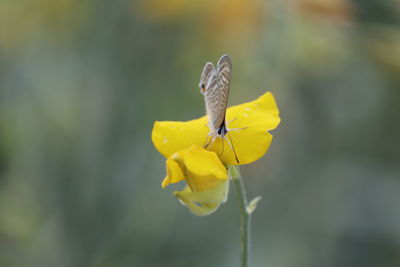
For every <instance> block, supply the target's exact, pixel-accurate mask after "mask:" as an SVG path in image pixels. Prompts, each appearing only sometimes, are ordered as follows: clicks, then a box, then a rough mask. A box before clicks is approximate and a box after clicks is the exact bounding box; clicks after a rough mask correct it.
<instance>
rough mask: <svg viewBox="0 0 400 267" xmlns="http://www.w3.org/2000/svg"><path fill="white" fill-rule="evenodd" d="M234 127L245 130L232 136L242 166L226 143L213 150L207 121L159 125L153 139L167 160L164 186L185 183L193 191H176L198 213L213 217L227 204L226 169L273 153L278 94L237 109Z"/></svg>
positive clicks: (231, 119) (230, 115) (231, 114)
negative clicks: (212, 214)
mask: <svg viewBox="0 0 400 267" xmlns="http://www.w3.org/2000/svg"><path fill="white" fill-rule="evenodd" d="M226 121H227V124H228V127H229V128H243V129H239V130H232V131H230V132H229V134H230V137H231V139H232V143H233V146H234V148H235V151H236V155H237V157H238V159H239V162H237V161H236V159H235V154H234V152H233V151H232V149H231V148H230V146H229V144H228V142H227V140H226V139H222V138H217V139H216V140H215V141H214V142H213V143H211V145H210V146H208V147H207V149H208V150H206V149H204V148H203V147H204V145H205V144H206V143H207V140H208V139H209V136H208V133H209V128H208V126H207V117H206V116H204V117H201V118H199V119H195V120H192V121H187V122H178V121H163V122H158V121H157V122H155V123H154V128H153V132H152V141H153V144H154V146H155V147H156V148H157V150H158V151H159V152H160V153H161V154H162V155H163V156H165V157H166V158H167V161H166V166H167V175H166V177H165V179H164V181H163V183H162V187H163V188H165V187H167V186H168V185H169V184H171V183H178V182H180V181H183V180H185V181H186V183H187V187H186V188H185V189H184V190H183V191H177V192H174V195H175V196H176V197H178V198H179V199H180V201H181V202H182V203H183V204H185V205H186V206H187V207H188V208H189V209H190V210H191V211H192V212H193V213H195V214H196V215H207V214H210V213H211V212H213V211H215V210H216V209H217V208H218V206H219V205H220V204H221V203H223V202H225V201H226V197H227V193H228V187H229V181H228V179H227V178H228V173H227V169H226V165H242V164H248V163H251V162H254V161H256V160H258V159H259V158H261V157H262V156H263V155H264V154H265V153H266V152H267V150H268V148H269V146H270V144H271V142H272V135H271V134H270V133H269V132H268V131H269V130H273V129H275V128H276V127H277V126H278V124H279V123H280V117H279V111H278V107H277V105H276V103H275V99H274V97H273V95H272V93H270V92H268V93H266V94H264V95H262V96H261V97H259V98H258V99H256V100H254V101H252V102H248V103H244V104H241V105H237V106H233V107H230V108H228V109H227V111H226Z"/></svg>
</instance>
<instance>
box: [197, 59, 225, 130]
mask: <svg viewBox="0 0 400 267" xmlns="http://www.w3.org/2000/svg"><path fill="white" fill-rule="evenodd" d="M231 68H232V64H231V59H230V58H229V56H228V55H223V56H222V57H221V58H220V59H219V61H218V65H217V70H216V69H215V68H214V66H213V64H212V63H210V62H208V63H207V64H206V65H205V66H204V68H203V72H202V74H201V78H200V84H199V86H200V91H201V93H202V94H203V95H204V100H205V102H206V110H207V115H208V121H209V126H210V130H211V131H212V132H216V131H217V129H218V128H219V127H220V126H221V125H222V124H223V123H224V121H225V112H226V106H227V101H228V94H229V84H230V80H231Z"/></svg>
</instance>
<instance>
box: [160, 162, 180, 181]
mask: <svg viewBox="0 0 400 267" xmlns="http://www.w3.org/2000/svg"><path fill="white" fill-rule="evenodd" d="M165 165H166V167H167V176H165V178H164V181H163V182H162V184H161V186H162V188H165V187H167V186H168V185H169V184H174V183H178V182H180V181H183V180H185V177H184V175H183V172H182V169H181V167H180V166H179V164H178V162H176V161H175V160H174V159H167V160H166V162H165Z"/></svg>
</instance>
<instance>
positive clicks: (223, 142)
mask: <svg viewBox="0 0 400 267" xmlns="http://www.w3.org/2000/svg"><path fill="white" fill-rule="evenodd" d="M224 144H225V141H224V138H222V152H221V157H222V155H223V154H224Z"/></svg>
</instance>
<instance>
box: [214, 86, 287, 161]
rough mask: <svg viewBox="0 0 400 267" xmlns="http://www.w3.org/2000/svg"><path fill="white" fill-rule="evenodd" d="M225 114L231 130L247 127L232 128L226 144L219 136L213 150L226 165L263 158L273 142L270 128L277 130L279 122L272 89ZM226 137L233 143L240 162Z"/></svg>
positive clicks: (229, 109) (231, 108) (230, 109)
mask: <svg viewBox="0 0 400 267" xmlns="http://www.w3.org/2000/svg"><path fill="white" fill-rule="evenodd" d="M226 117H227V118H226V123H227V127H228V128H229V129H235V128H244V129H239V130H232V131H229V132H228V133H229V134H228V135H227V136H226V138H225V140H224V144H222V140H221V139H220V138H218V139H217V140H216V141H215V142H214V143H213V144H212V145H211V146H210V149H211V150H213V151H215V152H216V153H217V154H218V155H219V156H220V159H221V161H222V162H223V163H224V164H232V165H242V164H248V163H251V162H254V161H256V160H258V159H259V158H261V157H262V156H263V155H264V154H265V153H266V152H267V150H268V147H269V145H270V144H271V142H272V135H271V134H270V133H269V132H268V131H269V130H272V129H275V128H276V127H277V126H278V124H279V122H280V118H279V110H278V107H277V105H276V103H275V99H274V97H273V95H272V93H270V92H268V93H265V94H264V95H262V96H261V97H259V98H258V99H256V100H254V101H252V102H248V103H244V104H241V105H238V106H233V107H230V108H228V110H227V114H226ZM227 139H228V140H229V141H230V142H231V143H232V146H233V149H234V150H235V152H236V155H237V157H238V159H239V164H238V163H237V162H236V159H235V156H234V153H233V150H232V149H231V147H230V145H229V144H228V141H227ZM222 151H223V153H222Z"/></svg>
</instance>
